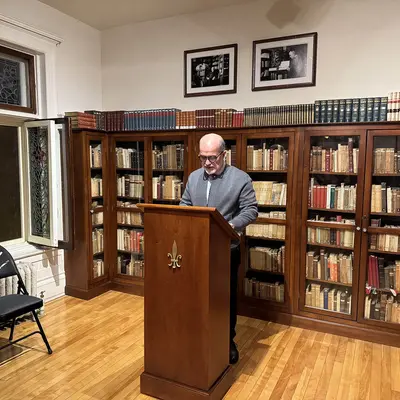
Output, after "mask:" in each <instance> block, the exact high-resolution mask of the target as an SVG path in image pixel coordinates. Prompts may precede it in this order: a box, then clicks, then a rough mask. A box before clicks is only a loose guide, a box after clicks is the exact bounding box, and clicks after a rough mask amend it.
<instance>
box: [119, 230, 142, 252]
mask: <svg viewBox="0 0 400 400" xmlns="http://www.w3.org/2000/svg"><path fill="white" fill-rule="evenodd" d="M117 250H119V251H129V252H132V253H137V254H142V253H143V252H144V232H143V230H137V229H120V228H119V229H117Z"/></svg>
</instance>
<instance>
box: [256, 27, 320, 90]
mask: <svg viewBox="0 0 400 400" xmlns="http://www.w3.org/2000/svg"><path fill="white" fill-rule="evenodd" d="M317 42H318V34H317V32H310V33H303V34H299V35H292V36H282V37H276V38H272V39H264V40H256V41H254V42H253V65H252V91H258V90H273V89H289V88H298V87H306V86H315V84H316V74H317Z"/></svg>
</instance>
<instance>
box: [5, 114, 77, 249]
mask: <svg viewBox="0 0 400 400" xmlns="http://www.w3.org/2000/svg"><path fill="white" fill-rule="evenodd" d="M0 124H1V125H3V126H10V127H16V128H17V135H18V155H19V177H20V207H21V232H22V236H21V237H20V238H17V239H11V240H7V241H4V242H1V244H2V245H3V246H5V247H6V248H8V247H9V246H11V247H14V246H15V247H16V249H17V250H20V249H21V247H23V246H27V248H28V249H29V250H30V251H31V252H32V250H34V249H37V248H39V247H40V248H41V250H40V251H42V250H43V249H44V248H52V249H60V250H68V249H72V248H73V246H74V237H73V230H74V228H73V213H74V209H73V201H72V200H73V193H72V190H73V182H72V179H73V175H72V171H71V168H72V167H71V166H72V148H71V146H72V142H71V139H72V138H71V127H70V124H69V121H68V119H67V118H55V119H46V120H36V121H26V120H24V119H22V118H17V119H10V118H6V117H2V116H1V115H0ZM29 127H46V128H47V129H48V143H49V155H50V159H49V196H50V198H49V202H50V204H51V205H52V207H51V211H50V229H51V235H50V239H43V238H41V237H39V236H34V235H32V234H31V232H32V229H31V207H32V205H31V199H30V181H29V177H30V175H29V146H28V143H29V142H28V141H29V133H28V128H29ZM60 130H61V132H60ZM60 203H61V204H62V207H60Z"/></svg>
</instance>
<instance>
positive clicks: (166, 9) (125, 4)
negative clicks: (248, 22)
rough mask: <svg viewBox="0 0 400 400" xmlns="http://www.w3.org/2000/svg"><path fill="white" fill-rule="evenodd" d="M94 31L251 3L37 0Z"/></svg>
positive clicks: (217, 0)
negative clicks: (94, 29)
mask: <svg viewBox="0 0 400 400" xmlns="http://www.w3.org/2000/svg"><path fill="white" fill-rule="evenodd" d="M39 1H40V2H42V3H44V4H47V5H49V6H51V7H53V8H55V9H57V10H59V11H61V12H62V13H64V14H67V15H70V16H71V17H73V18H76V19H77V20H79V21H82V22H84V23H85V24H88V25H90V26H92V27H94V28H96V29H99V30H104V29H108V28H112V27H115V26H120V25H126V24H129V23H133V22H142V21H149V20H153V19H160V18H168V17H173V16H175V15H182V14H189V13H194V12H198V11H205V10H211V9H214V8H218V7H223V6H229V5H234V4H241V3H249V2H250V1H253V0H39Z"/></svg>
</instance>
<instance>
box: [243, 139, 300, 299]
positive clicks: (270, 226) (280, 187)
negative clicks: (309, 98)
mask: <svg viewBox="0 0 400 400" xmlns="http://www.w3.org/2000/svg"><path fill="white" fill-rule="evenodd" d="M293 148H294V135H293V132H288V133H285V134H283V133H278V132H277V133H276V134H273V133H270V134H264V135H262V134H256V135H251V136H250V135H249V136H247V137H246V138H245V139H244V145H243V149H244V150H243V151H244V152H245V155H244V158H245V164H244V165H245V170H246V172H247V173H248V174H249V175H250V177H251V179H252V180H253V186H254V189H255V192H256V197H257V202H258V212H259V214H258V219H257V221H256V222H255V223H252V224H250V225H249V226H247V228H246V232H245V248H246V249H247V251H246V256H245V260H244V277H243V294H244V299H245V300H246V301H247V302H250V303H252V302H253V303H254V302H260V301H261V302H265V303H266V305H267V304H268V305H273V306H275V307H287V306H288V301H289V290H288V284H289V281H290V279H289V269H290V268H289V265H290V264H289V263H290V254H291V250H290V249H291V244H290V237H289V229H288V221H290V218H291V212H292V211H291V203H292V196H293V194H292V174H293V152H294V151H293Z"/></svg>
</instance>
